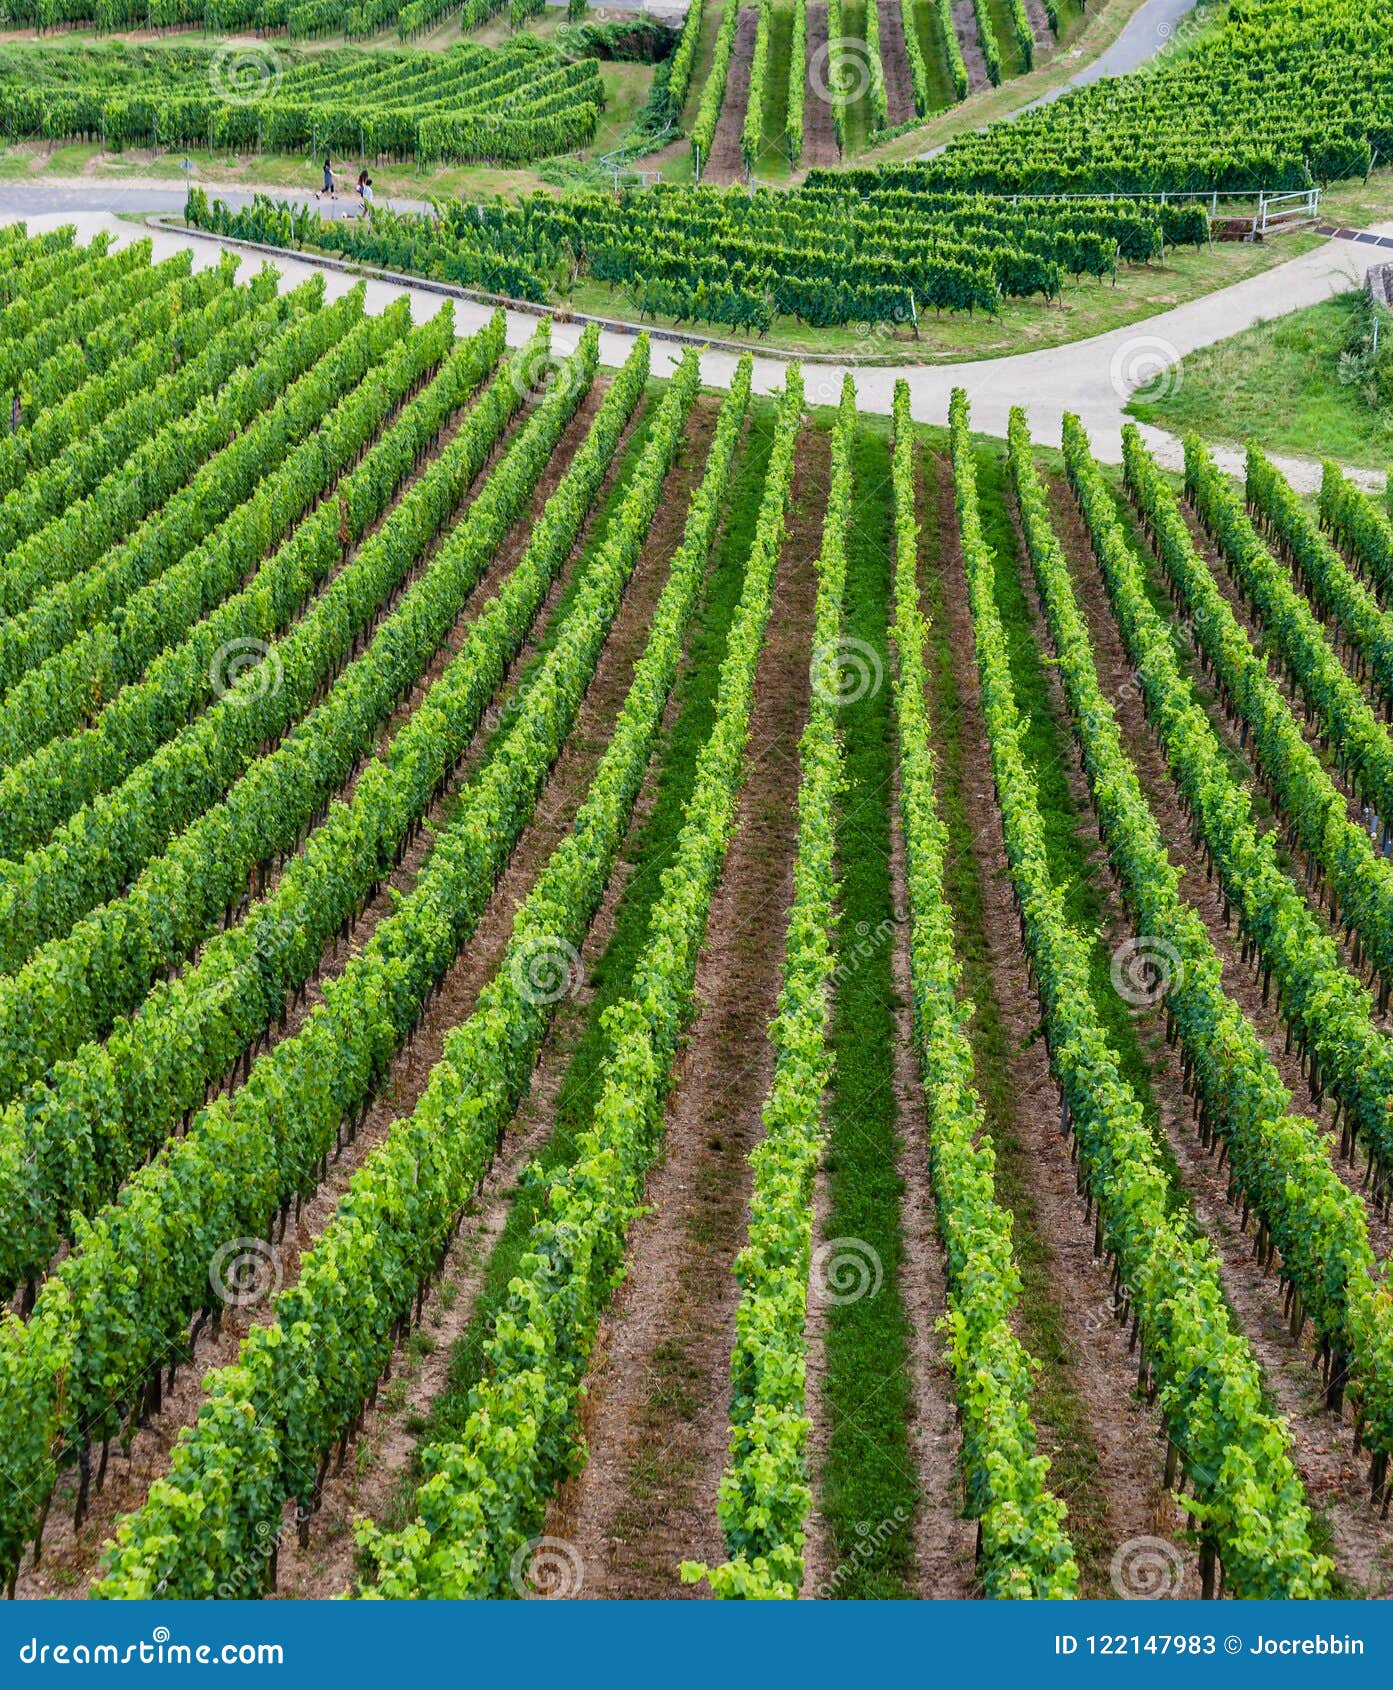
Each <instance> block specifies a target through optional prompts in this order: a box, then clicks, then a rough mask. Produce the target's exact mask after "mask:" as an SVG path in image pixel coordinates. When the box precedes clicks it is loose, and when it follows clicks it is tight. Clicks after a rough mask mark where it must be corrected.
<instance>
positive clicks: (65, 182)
mask: <svg viewBox="0 0 1393 1690" xmlns="http://www.w3.org/2000/svg"><path fill="white" fill-rule="evenodd" d="M318 174H319V167H318V166H317V165H314V164H311V162H310V161H309V160H306V161H305V175H306V176H307V177H314V176H317V175H318ZM351 178H352V173H351V172H350V182H349V191H348V192H345V193H341V194H340V195H339V197H338V199H337V200H332V201H325V202H324V203H323V204H322V205H321V206H320V210H321V211H323V212H324V214H325V215H326V216H328V215H329V214H331V213H333V212H335V211H337V212H338V213H339V214H340V215H342V216H345V217H346V216H349V215H354V216H356V215H357V211H358V201H357V199H356V198H355V197H354V195H353V193H352V191H351ZM194 186H195V187H196V188H203V189H204V190H205V191H206V192H207V195H208V198H209V199H210V200H211V199H221V200H226V201H227V203H228V204H229V205H230V206H233V207H234V208H235V207H237V206H243V205H250V204H251V202H252V200H253V199H254V198H255V196H256V195H257V194H258V193H262V194H269V195H270V196H271V197H272V198H273V199H278V200H292V201H294V202H295V203H296V204H298V205H304V204H307V203H309V202H310V201H312V200H313V199H314V190H313V188H304V189H297V188H270V187H266V186H265V185H262V186H259V187H252V188H232V187H225V186H223V185H222V184H221V183H218V182H199V181H198V180H197V179H195V181H194ZM185 198H186V195H185V193H184V185H183V183H182V182H169V181H167V180H166V179H164V178H162V177H159V176H149V177H134V178H132V177H125V178H123V179H122V180H120V181H117V182H103V181H102V180H101V179H100V178H95V179H89V178H86V177H82V176H44V177H43V178H42V179H41V180H37V181H33V182H0V218H3V219H6V220H8V219H10V218H13V217H25V218H30V217H34V216H38V215H42V214H43V213H46V212H51V211H57V212H68V213H80V212H90V211H109V212H111V213H113V214H119V213H121V212H131V211H159V212H163V213H165V214H166V215H167V214H169V213H170V212H174V213H179V212H182V211H183V209H184V200H185ZM377 204H378V205H385V206H388V207H390V208H391V210H393V211H428V210H429V209H430V202H429V201H428V200H412V199H387V200H384V199H382V198H379V199H378V201H377Z"/></svg>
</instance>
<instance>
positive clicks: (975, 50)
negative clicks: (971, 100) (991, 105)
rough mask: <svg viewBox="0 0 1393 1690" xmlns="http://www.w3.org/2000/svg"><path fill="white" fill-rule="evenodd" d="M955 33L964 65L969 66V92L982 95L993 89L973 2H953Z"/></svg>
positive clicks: (959, 0)
mask: <svg viewBox="0 0 1393 1690" xmlns="http://www.w3.org/2000/svg"><path fill="white" fill-rule="evenodd" d="M953 33H954V34H955V35H956V36H957V38H958V46H959V47H960V48H961V49H962V55H963V63H964V65H966V66H967V91H968V93H969V94H980V93H981V92H982V90H983V89H984V88H990V87H991V85H992V79H991V77H990V76H989V75H988V74H987V61H986V59H985V58H984V57H983V55H982V42H981V39H980V38H979V36H978V34H977V13H976V12H975V11H974V10H973V6H972V0H953Z"/></svg>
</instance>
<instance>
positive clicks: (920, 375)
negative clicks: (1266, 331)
mask: <svg viewBox="0 0 1393 1690" xmlns="http://www.w3.org/2000/svg"><path fill="white" fill-rule="evenodd" d="M7 215H8V216H13V215H14V213H13V212H11V213H8V214H7V213H5V211H4V210H3V209H0V220H5V219H6V218H7ZM26 221H27V222H28V224H29V227H30V228H31V229H33V230H38V229H44V228H52V227H53V226H55V225H56V224H59V223H75V224H76V225H77V227H78V230H79V238H80V239H82V240H90V239H91V237H92V236H93V235H94V234H95V233H96V232H97V231H98V230H99V229H106V230H108V231H110V232H111V233H112V234H113V236H114V237H115V238H116V240H117V241H118V243H124V242H125V241H129V240H134V239H138V238H139V236H140V233H141V231H140V230H139V229H138V228H137V227H136V226H135V225H133V224H131V223H123V222H121V221H119V220H118V219H117V218H115V217H114V216H112V214H111V213H110V212H109V211H97V210H93V211H86V212H74V211H71V210H69V211H52V212H47V213H40V214H32V213H31V214H28V215H27V216H26ZM1376 232H1378V233H1380V234H1393V223H1388V224H1383V225H1378V226H1376ZM151 234H152V238H153V241H154V248H155V256H156V257H157V258H162V257H166V256H167V255H168V254H170V253H172V252H175V251H177V250H178V249H179V248H181V247H191V248H192V249H193V252H194V263H195V265H196V266H199V267H202V266H203V265H206V264H212V263H214V262H216V259H217V255H218V251H219V247H220V245H221V244H222V243H220V242H218V241H215V240H212V239H209V238H208V237H206V236H196V235H192V234H188V233H186V232H185V231H183V230H182V229H181V230H165V229H155V230H152V231H151ZM1377 250H1378V249H1377V248H1369V247H1366V246H1360V245H1358V244H1357V243H1355V242H1353V241H1341V240H1330V241H1326V242H1325V243H1324V244H1323V245H1321V246H1319V247H1317V248H1315V249H1314V250H1313V251H1311V252H1308V253H1305V254H1303V255H1302V256H1301V257H1299V258H1293V259H1291V260H1290V261H1289V262H1288V263H1286V264H1281V265H1278V266H1277V267H1276V268H1275V269H1272V270H1268V271H1266V272H1265V273H1264V274H1262V275H1260V276H1251V277H1249V278H1248V280H1246V281H1243V282H1237V283H1235V284H1234V285H1233V286H1232V287H1228V288H1223V289H1221V290H1220V291H1219V292H1217V293H1212V294H1209V295H1207V296H1206V297H1205V298H1203V299H1197V300H1192V301H1191V302H1190V303H1189V304H1188V305H1181V306H1177V307H1176V309H1175V310H1173V311H1167V312H1164V313H1162V314H1161V315H1160V316H1157V317H1152V318H1149V319H1148V320H1146V321H1145V322H1142V323H1137V324H1134V325H1133V326H1132V327H1130V328H1125V329H1115V330H1113V331H1112V332H1111V333H1109V334H1104V335H1096V336H1094V337H1093V338H1092V339H1091V340H1083V341H1076V342H1074V343H1073V344H1072V345H1068V346H1058V347H1052V348H1049V349H1048V350H1044V351H1036V352H1025V353H1022V354H1020V355H1019V356H1018V357H1014V358H996V359H978V360H974V361H972V362H969V363H962V364H939V365H933V366H924V365H905V366H900V367H894V366H882V367H876V368H867V369H861V370H857V371H856V372H855V375H856V385H857V390H858V394H859V396H860V403H861V405H862V407H863V409H865V410H869V411H875V412H879V413H882V414H888V413H889V411H890V409H891V404H892V400H893V395H894V387H895V382H896V380H897V379H898V378H901V377H902V378H903V379H904V380H906V381H907V382H908V383H909V388H910V397H911V408H912V412H913V415H914V417H915V418H916V420H918V421H920V422H928V423H940V424H941V423H946V422H947V420H948V401H949V397H950V395H951V393H952V390H953V388H955V387H964V388H966V389H967V392H968V395H969V397H970V398H971V400H972V415H973V424H974V426H975V427H976V428H977V429H979V430H980V431H981V432H982V433H984V434H992V435H998V436H1001V435H1004V434H1005V433H1006V425H1007V419H1008V417H1009V415H1010V410H1011V407H1012V406H1013V405H1023V406H1024V407H1025V409H1026V413H1027V415H1028V416H1029V419H1030V424H1031V428H1032V430H1033V432H1034V434H1035V436H1036V438H1037V439H1038V440H1039V441H1041V442H1042V443H1045V444H1053V443H1054V442H1056V441H1057V440H1058V439H1059V432H1060V427H1061V424H1062V422H1063V418H1064V413H1065V412H1066V411H1074V412H1076V413H1077V414H1078V415H1079V416H1080V417H1081V418H1082V419H1083V422H1084V424H1085V425H1086V426H1087V428H1088V429H1089V431H1090V433H1091V434H1092V435H1093V437H1094V444H1095V447H1096V448H1097V451H1098V455H1099V456H1100V457H1101V458H1103V459H1104V460H1105V461H1108V462H1113V463H1115V462H1117V461H1118V460H1119V458H1120V456H1121V430H1122V425H1123V422H1124V421H1125V411H1124V407H1125V404H1126V400H1127V397H1128V395H1129V394H1130V393H1131V392H1132V391H1133V390H1134V389H1135V388H1137V387H1138V386H1142V385H1145V384H1146V383H1147V382H1149V381H1152V380H1154V379H1155V378H1156V377H1157V375H1158V372H1159V371H1161V370H1170V371H1172V372H1173V373H1172V375H1171V378H1170V379H1171V380H1173V381H1174V380H1183V379H1184V359H1185V356H1186V355H1187V354H1188V353H1190V352H1193V351H1195V350H1197V349H1198V348H1199V347H1202V346H1209V345H1211V344H1213V342H1215V341H1218V340H1223V339H1226V338H1227V337H1228V336H1230V335H1233V334H1237V333H1239V332H1240V330H1242V329H1245V328H1249V327H1251V326H1252V325H1253V324H1255V323H1259V322H1264V321H1267V320H1270V319H1271V318H1273V317H1280V316H1283V315H1285V314H1286V313H1287V312H1289V311H1294V310H1297V309H1298V308H1300V307H1302V306H1305V305H1314V304H1316V303H1317V302H1319V301H1320V300H1322V299H1326V298H1328V297H1329V296H1330V295H1331V294H1333V293H1338V292H1342V291H1344V290H1346V289H1348V288H1350V287H1352V286H1356V285H1358V284H1359V283H1361V282H1362V281H1363V279H1364V274H1365V271H1366V270H1367V268H1368V265H1369V262H1370V255H1371V253H1376V252H1377ZM247 257H248V262H249V263H250V264H252V265H257V264H260V262H261V259H260V257H258V256H257V255H254V254H248V255H247ZM275 262H276V265H277V267H278V268H279V270H280V272H281V275H282V278H283V286H285V287H290V286H293V285H295V284H296V283H298V282H301V281H303V280H304V279H305V278H306V277H307V276H309V275H310V274H311V273H312V271H313V270H314V268H316V266H314V264H313V263H312V261H309V260H306V259H304V258H300V257H291V256H289V255H287V254H277V255H276V258H275ZM325 275H326V280H327V284H328V293H329V297H330V298H337V297H338V295H339V294H341V293H343V292H345V291H346V290H347V289H348V288H349V287H350V286H352V283H353V278H352V277H351V276H349V275H346V274H345V273H344V272H342V271H335V270H329V271H326V272H325ZM367 294H368V304H369V306H370V308H371V309H373V310H382V309H383V308H384V307H385V306H386V305H388V304H389V303H390V302H391V301H392V300H394V299H397V298H399V297H400V296H401V295H402V294H407V295H408V296H409V297H410V298H411V301H412V311H413V313H414V314H415V315H416V317H417V318H418V319H419V318H424V317H427V316H430V315H432V314H433V313H434V312H436V311H437V310H439V308H440V295H439V294H438V293H434V292H431V291H429V290H427V289H424V288H419V287H413V286H412V285H410V284H409V283H397V282H386V281H371V282H369V283H368V290H367ZM487 316H488V310H487V308H486V307H485V306H482V305H478V304H475V303H474V302H473V301H471V300H464V299H460V300H456V301H455V320H456V322H457V324H458V326H459V330H460V332H461V333H462V334H466V333H470V332H472V331H473V330H474V329H475V328H477V327H479V325H480V324H482V323H483V322H484V320H485V319H486V317H487ZM536 325H537V319H536V317H535V316H533V315H530V314H528V313H526V312H522V311H517V312H510V313H509V318H508V339H509V342H510V343H512V344H520V343H521V342H522V341H524V340H526V339H527V337H528V336H529V335H530V334H531V333H532V331H533V330H534V329H535V327H536ZM580 332H581V331H580V329H579V327H578V326H577V325H575V324H565V323H557V324H556V325H555V328H554V332H553V344H554V345H555V346H556V347H557V349H558V350H559V351H569V350H570V349H571V348H572V347H573V346H574V345H575V343H576V341H577V339H578V338H579V336H580ZM632 345H633V340H632V336H631V335H630V334H627V333H622V332H619V331H613V332H606V333H604V334H603V335H602V336H601V341H600V356H601V358H602V360H603V361H604V362H605V363H606V364H610V365H616V366H617V365H618V364H620V363H622V362H623V360H624V359H625V358H626V357H627V356H628V353H629V349H630V348H631V346H632ZM681 354H682V348H681V347H680V346H674V345H673V344H672V343H671V342H664V341H655V342H654V346H653V367H654V372H655V373H656V374H662V373H664V372H666V371H667V370H669V369H671V368H672V366H673V365H674V363H675V362H676V360H677V359H678V358H679V357H680V356H681ZM736 361H737V355H736V354H734V353H731V352H726V351H723V350H719V349H716V348H710V349H708V350H706V351H704V352H703V353H702V360H701V368H702V375H703V378H704V379H705V380H706V381H707V382H708V383H709V384H710V385H711V386H713V387H724V386H727V385H728V384H729V382H730V379H731V375H732V373H733V371H734V369H735V365H736ZM787 362H788V361H787V359H785V358H781V357H776V356H773V355H769V354H762V355H759V356H757V357H756V359H755V371H754V379H755V386H756V387H757V389H758V390H759V391H761V392H766V393H768V392H773V391H774V390H775V389H777V388H778V387H779V386H781V385H782V383H783V380H784V374H785V370H786V368H787ZM844 374H845V368H844V367H843V366H840V365H834V364H823V363H809V364H807V365H805V367H804V379H805V383H806V387H807V393H808V399H809V402H810V403H812V404H834V403H835V402H836V399H837V396H838V394H839V392H840V390H841V383H842V377H843V375H844ZM1145 432H1146V434H1147V436H1148V438H1149V439H1150V441H1151V442H1152V444H1153V445H1154V447H1155V448H1156V450H1157V452H1158V454H1159V456H1160V457H1161V459H1162V461H1163V462H1165V463H1166V464H1168V465H1170V466H1171V467H1173V468H1179V467H1180V465H1181V463H1182V458H1181V452H1180V442H1179V441H1178V440H1176V439H1175V438H1174V437H1173V436H1172V435H1169V434H1165V433H1163V432H1162V431H1160V430H1157V429H1148V430H1146V431H1145ZM1217 455H1218V456H1219V458H1220V461H1222V462H1224V463H1225V464H1226V465H1228V466H1229V467H1235V468H1236V467H1237V466H1238V465H1239V464H1240V462H1241V457H1240V454H1238V453H1236V452H1228V453H1224V452H1221V453H1219V454H1217ZM1284 467H1288V468H1289V470H1290V473H1291V475H1292V477H1293V480H1294V481H1295V482H1296V484H1297V485H1299V486H1300V487H1302V488H1303V489H1310V488H1313V487H1315V486H1316V485H1318V483H1319V479H1320V469H1319V465H1317V464H1314V463H1310V462H1287V461H1285V460H1284ZM1358 478H1359V479H1360V480H1361V481H1362V482H1363V483H1364V484H1365V485H1368V486H1377V485H1382V482H1383V477H1382V476H1381V475H1373V474H1368V473H1359V475H1358Z"/></svg>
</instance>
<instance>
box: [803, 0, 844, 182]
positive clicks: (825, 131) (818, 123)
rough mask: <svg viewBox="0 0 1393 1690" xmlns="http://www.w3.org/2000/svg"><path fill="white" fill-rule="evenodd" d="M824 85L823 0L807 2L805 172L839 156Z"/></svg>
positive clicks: (825, 32) (804, 112)
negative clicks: (806, 168)
mask: <svg viewBox="0 0 1393 1690" xmlns="http://www.w3.org/2000/svg"><path fill="white" fill-rule="evenodd" d="M826 82H827V0H809V4H808V68H807V81H806V83H805V84H804V88H803V163H804V165H805V166H807V167H808V168H809V169H816V168H817V166H819V165H830V164H835V163H836V162H837V160H838V158H839V157H840V156H841V155H840V154H839V153H838V151H837V132H836V130H835V129H834V128H833V127H832V105H831V102H830V101H829V100H828V98H827V87H826Z"/></svg>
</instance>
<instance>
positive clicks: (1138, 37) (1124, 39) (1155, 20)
mask: <svg viewBox="0 0 1393 1690" xmlns="http://www.w3.org/2000/svg"><path fill="white" fill-rule="evenodd" d="M1197 4H1198V0H1142V3H1141V5H1140V6H1138V7H1137V9H1136V11H1135V12H1133V13H1132V15H1131V17H1130V18H1128V20H1127V22H1126V23H1125V24H1124V25H1123V26H1122V30H1121V32H1120V34H1119V35H1118V37H1117V40H1116V41H1114V42H1113V44H1112V46H1111V47H1105V48H1104V49H1103V51H1102V52H1101V53H1099V54H1098V56H1097V57H1096V58H1093V59H1090V60H1089V61H1088V63H1087V64H1086V65H1084V66H1083V67H1082V69H1080V70H1077V71H1075V72H1074V74H1073V75H1072V76H1071V77H1070V78H1069V79H1068V81H1067V82H1061V83H1060V85H1059V86H1058V87H1057V88H1051V89H1050V91H1049V93H1048V94H1042V95H1041V96H1040V98H1039V99H1038V100H1030V101H1028V102H1027V103H1026V104H1025V105H1023V106H1017V107H1016V108H1015V109H1014V110H1013V111H1009V112H1007V113H1005V115H1004V116H1002V117H998V118H993V119H992V122H993V123H1010V122H1011V121H1012V120H1013V119H1015V118H1018V117H1019V116H1020V115H1021V113H1022V112H1028V111H1037V110H1038V109H1039V108H1040V107H1041V106H1047V105H1049V104H1050V103H1051V102H1052V101H1054V100H1058V99H1059V98H1060V97H1061V96H1062V95H1064V94H1068V93H1070V92H1071V91H1072V90H1073V89H1075V88H1087V87H1088V85H1089V84H1090V83H1092V82H1101V81H1102V80H1103V78H1104V77H1105V76H1126V75H1127V74H1128V73H1129V72H1131V71H1134V70H1139V69H1140V68H1141V67H1142V65H1144V64H1148V63H1149V62H1150V61H1151V60H1152V59H1154V58H1155V57H1156V56H1157V54H1158V53H1162V52H1164V51H1165V49H1166V47H1167V46H1168V45H1169V44H1170V43H1171V42H1172V41H1173V40H1174V39H1175V38H1176V36H1177V35H1178V34H1179V33H1180V31H1181V29H1182V27H1183V25H1184V21H1185V19H1186V17H1187V16H1188V15H1189V14H1190V13H1191V12H1193V11H1194V9H1195V7H1196V5H1197ZM1078 51H1079V49H1078V48H1077V47H1076V48H1074V49H1073V52H1074V53H1077V52H1078ZM1070 56H1071V57H1072V56H1073V54H1071V55H1070ZM979 127H980V128H983V129H985V128H988V127H989V125H987V124H982V125H980V126H979ZM947 145H948V143H947V142H946V141H945V142H944V143H943V145H942V146H938V147H931V148H930V149H929V151H928V152H926V153H920V154H919V157H920V158H937V157H938V155H939V154H940V153H941V152H943V150H944V148H945V147H946V146H947Z"/></svg>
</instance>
